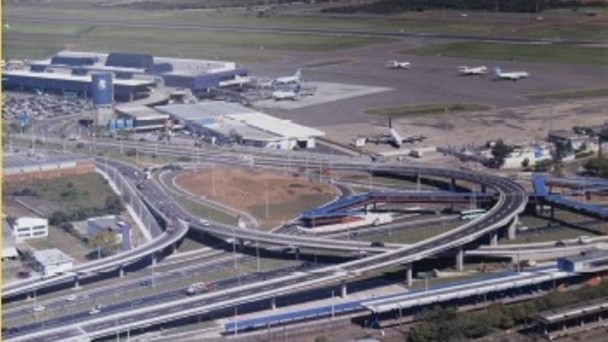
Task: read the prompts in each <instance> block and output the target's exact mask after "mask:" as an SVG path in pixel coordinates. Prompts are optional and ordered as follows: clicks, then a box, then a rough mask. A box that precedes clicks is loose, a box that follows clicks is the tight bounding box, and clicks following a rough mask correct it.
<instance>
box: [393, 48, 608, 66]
mask: <svg viewBox="0 0 608 342" xmlns="http://www.w3.org/2000/svg"><path fill="white" fill-rule="evenodd" d="M402 52H403V53H407V54H415V55H423V56H446V57H464V58H478V59H489V60H497V61H498V60H500V61H511V62H543V63H563V64H593V65H606V64H608V59H607V58H606V56H608V49H607V48H603V47H583V46H573V45H561V44H546V45H532V44H498V43H472V42H459V43H447V44H433V45H426V46H422V47H418V48H413V49H406V50H402Z"/></svg>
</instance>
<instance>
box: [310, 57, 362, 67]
mask: <svg viewBox="0 0 608 342" xmlns="http://www.w3.org/2000/svg"><path fill="white" fill-rule="evenodd" d="M352 61H353V60H352V59H349V58H341V59H328V60H317V61H311V62H308V63H304V64H303V65H302V66H303V67H305V68H319V67H324V66H330V65H339V64H346V63H350V62H352Z"/></svg>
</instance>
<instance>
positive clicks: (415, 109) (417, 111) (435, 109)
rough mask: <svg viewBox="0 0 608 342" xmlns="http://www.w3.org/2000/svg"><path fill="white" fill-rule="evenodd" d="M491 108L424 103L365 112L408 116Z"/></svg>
mask: <svg viewBox="0 0 608 342" xmlns="http://www.w3.org/2000/svg"><path fill="white" fill-rule="evenodd" d="M491 108H492V107H489V106H485V105H480V104H475V103H450V104H422V105H415V106H401V107H387V108H374V109H368V110H366V111H365V113H366V114H372V115H383V116H390V117H406V116H420V115H426V114H440V113H444V112H445V111H446V110H447V112H449V113H459V112H474V111H480V110H488V109H491Z"/></svg>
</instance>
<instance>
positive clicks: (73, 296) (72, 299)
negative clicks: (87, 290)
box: [65, 294, 78, 302]
mask: <svg viewBox="0 0 608 342" xmlns="http://www.w3.org/2000/svg"><path fill="white" fill-rule="evenodd" d="M76 299H78V296H77V295H75V294H71V295H69V296H67V297H65V300H67V301H68V302H73V301H75V300H76Z"/></svg>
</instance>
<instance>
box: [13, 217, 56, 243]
mask: <svg viewBox="0 0 608 342" xmlns="http://www.w3.org/2000/svg"><path fill="white" fill-rule="evenodd" d="M13 231H14V234H15V237H16V238H17V240H26V239H31V238H40V237H47V236H49V220H47V219H45V218H39V217H20V218H18V219H17V220H15V226H14V227H13Z"/></svg>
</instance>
